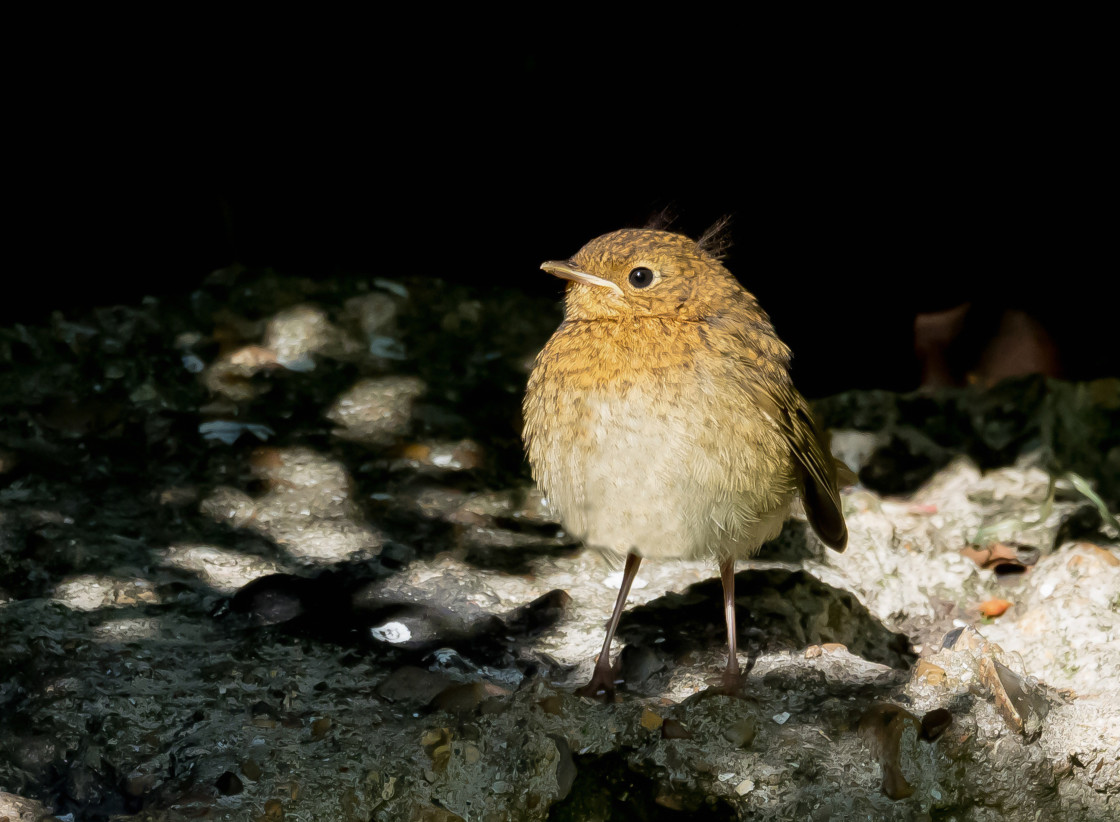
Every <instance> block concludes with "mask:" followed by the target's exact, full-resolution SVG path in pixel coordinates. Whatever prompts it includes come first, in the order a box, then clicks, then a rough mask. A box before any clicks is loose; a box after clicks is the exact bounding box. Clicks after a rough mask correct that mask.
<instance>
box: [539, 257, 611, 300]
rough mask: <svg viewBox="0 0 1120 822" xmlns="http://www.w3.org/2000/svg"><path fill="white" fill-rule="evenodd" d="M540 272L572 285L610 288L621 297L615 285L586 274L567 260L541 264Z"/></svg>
mask: <svg viewBox="0 0 1120 822" xmlns="http://www.w3.org/2000/svg"><path fill="white" fill-rule="evenodd" d="M541 271H547V272H548V273H549V274H554V275H556V276H557V277H560V278H561V279H564V280H571V281H572V282H574V283H583V284H584V285H597V286H601V287H602V288H610V289H612V290H614V291H615V292H617V293H618V294H619V295H620V296H621V295H622V289H621V288H619V287H618V284H617V283H612V282H611V281H610V280H604V279H603V278H602V277H596V276H595V275H594V274H588V273H587V272H586V271H583V270H582V269H580V268H579V267H578V266H576V265H573V264H572V263H570V262H568V261H567V260H550V261H549V262H547V263H541Z"/></svg>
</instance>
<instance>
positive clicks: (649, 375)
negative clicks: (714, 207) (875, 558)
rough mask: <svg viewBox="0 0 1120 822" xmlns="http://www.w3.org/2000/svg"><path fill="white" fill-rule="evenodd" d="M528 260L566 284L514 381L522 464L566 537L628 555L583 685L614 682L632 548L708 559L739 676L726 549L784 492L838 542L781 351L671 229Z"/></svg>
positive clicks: (753, 313) (821, 448) (761, 320)
mask: <svg viewBox="0 0 1120 822" xmlns="http://www.w3.org/2000/svg"><path fill="white" fill-rule="evenodd" d="M541 268H543V269H544V270H546V271H549V272H550V273H553V274H556V275H557V276H560V277H563V278H565V279H568V280H570V281H571V282H569V284H568V287H567V297H566V300H565V312H564V321H563V322H562V323H561V324H560V327H559V328H557V329H556V332H555V333H554V334H553V335H552V337H551V339H549V341H548V343H547V344H546V345H545V347H544V349H543V350H542V351H541V352H540V354H539V355H538V357H537V360H536V364H535V366H534V368H533V373H532V375H531V376H530V378H529V385H528V388H527V390H526V393H525V401H524V417H525V432H524V436H525V444H526V451H527V453H528V457H529V462H530V464H531V466H532V469H533V476H534V477H535V479H536V480H537V482H538V483H539V484H540V486H541V488H542V489H543V490H544V491H545V493H546V494H547V495H548V497H549V499H550V501H551V503H552V505H553V507H554V508H555V509H556V510H557V511H558V512H559V514H560V517H561V519H562V520H563V522H564V524H565V526H566V527H567V529H568V530H569V531H570V532H571V533H572V534H574V535H575V536H577V537H579V538H580V539H581V540H583V541H584V542H585V543H587V544H588V545H591V546H593V547H595V548H598V549H599V550H601V551H603V552H605V553H606V554H607V555H608V556H617V557H622V556H625V557H627V562H626V570H625V573H624V576H623V583H622V586H621V589H620V592H619V598H618V601H617V602H616V605H615V611H614V615H613V616H612V618H611V621H610V623H609V625H608V628H607V636H606V640H605V642H604V645H603V652H602V653H601V654H600V657H599V661H598V663H597V664H596V666H595V673H594V674H593V676H592V679H591V682H589V683H588V685H587V686H586V687H585V688H583V689H581V693H584V694H588V695H594V694H598V693H604V692H605V693H607V694H610V693H612V692H613V690H614V684H613V683H614V679H613V672H612V670H611V668H610V663H609V658H608V654H609V650H610V643H611V638H612V636H613V634H614V630H615V627H616V626H617V624H618V618H619V615H620V613H621V611H622V608H623V606H624V604H625V600H626V596H627V593H628V591H629V587H630V583H631V582H632V581H633V578H634V574H635V573H636V572H637V568H638V565H639V563H640V561H641V558H643V557H657V558H664V557H683V558H697V557H706V556H707V557H711V558H712V559H714V560H715V561H716V562H718V563H719V566H720V574H721V577H722V579H723V585H724V605H725V613H726V615H727V625H728V644H729V646H730V654H729V657H728V667H727V673H726V675H725V680H726V682H725V685H726V686H727V687H729V688H734V687H737V683H738V681H739V665H738V661H737V658H736V638H735V617H734V561H735V559H737V558H745V557H749V556H751V555H753V554H754V553H755V552H757V551H758V549H759V547H760V546H761V545H762V543H764V542H766V541H767V540H769V539H772V538H773V537H775V536H777V534H778V533H779V532H780V531H781V529H782V525H783V523H784V522H785V520H786V518H787V517H788V516H789V511H790V506H791V504H792V502H793V500H794V498H795V497H796V496H801V498H802V500H803V502H804V506H805V511H806V514H807V515H808V518H809V522H810V524H811V525H812V526H813V529H814V530H815V531H816V533H817V534H818V536H820V537H821V539H822V540H823V541H824V542H825V543H826V544H827V545H829V546H830V547H832V548H835V549H837V550H843V549H844V546H845V543H846V541H847V529H846V527H845V524H844V517H843V513H842V511H841V507H840V497H839V493H838V490H837V484H836V468H835V464H834V462H833V460H832V457H831V456H830V455H829V453H828V449H827V447H826V446H825V443H824V440H823V438H822V437H821V435H820V432H819V431H818V430H817V428H816V427H815V426H814V424H813V422H812V418H811V416H810V413H809V407H808V404H807V403H806V402H805V400H804V398H803V397H802V396H801V395H800V394H799V393H798V392H797V391H796V389H794V387H793V384H792V382H791V381H790V377H789V370H788V368H789V359H790V352H789V348H787V347H786V345H785V344H784V343H782V342H781V340H779V339H778V338H777V336H776V335H775V333H774V329H773V327H772V326H771V324H770V319H769V317H767V315H766V313H765V312H764V311H763V310H762V309H761V308H760V307H759V305H758V301H757V300H755V298H754V297H753V296H752V295H751V294H750V293H749V292H747V291H746V290H744V289H743V287H742V286H740V285H739V283H738V281H737V280H736V279H735V278H734V277H733V276H732V275H731V273H730V272H729V271H728V270H727V269H726V268H724V267H723V265H722V264H721V262H720V260H719V259H717V257H715V256H713V255H712V254H710V253H708V252H707V251H706V250H705V248H704V247H703V246H702V245H701V244H698V243H696V242H694V241H692V240H690V239H689V238H688V237H685V236H683V235H680V234H673V233H670V232H667V231H655V230H650V229H630V230H623V231H616V232H613V233H611V234H606V235H604V236H602V237H599V238H597V239H595V240H592V241H591V242H590V243H588V244H587V245H585V246H584V247H583V248H582V249H580V251H579V252H578V253H577V254H576V255H575V256H574V257H572V259H571V260H567V261H563V262H551V263H545V264H544V265H542V266H541ZM636 274H638V275H639V279H637V280H635V279H634V277H635V275H636Z"/></svg>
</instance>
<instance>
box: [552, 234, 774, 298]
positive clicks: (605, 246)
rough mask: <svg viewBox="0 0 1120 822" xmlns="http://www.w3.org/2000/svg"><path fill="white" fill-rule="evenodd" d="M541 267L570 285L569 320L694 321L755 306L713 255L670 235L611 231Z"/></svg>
mask: <svg viewBox="0 0 1120 822" xmlns="http://www.w3.org/2000/svg"><path fill="white" fill-rule="evenodd" d="M541 268H542V269H543V270H544V271H547V272H548V273H549V274H554V275H556V276H557V277H562V278H563V279H565V280H568V281H569V284H568V289H567V297H566V301H565V316H566V317H567V319H569V320H596V319H620V318H624V317H635V316H638V317H661V318H665V319H678V320H697V319H702V318H705V317H710V316H712V315H713V314H715V313H718V312H719V311H720V309H721V307H724V306H727V305H728V304H734V303H741V302H742V301H743V300H744V299H746V300H748V301H749V302H751V303H753V302H754V298H753V297H751V296H750V295H749V294H748V293H747V292H746V291H744V290H743V288H742V286H740V285H739V283H738V281H736V279H735V278H734V277H733V276H732V275H731V273H730V272H729V271H728V270H727V269H726V268H724V267H723V265H722V264H721V263H720V261H719V258H718V257H717V256H715V255H714V254H713V253H711V252H709V251H707V250H705V248H704V246H703V245H702V244H701V243H697V242H696V241H694V240H691V239H689V238H688V237H686V236H684V235H683V234H674V233H672V232H669V231H658V230H653V229H623V230H621V231H614V232H611V233H610V234H604V235H603V236H601V237H597V238H596V239H594V240H592V241H591V242H589V243H588V244H587V245H585V246H584V247H583V248H581V249H580V250H579V251H578V252H577V253H576V254H575V256H573V257H572V258H571V259H570V260H562V261H552V262H547V263H544V264H542V265H541Z"/></svg>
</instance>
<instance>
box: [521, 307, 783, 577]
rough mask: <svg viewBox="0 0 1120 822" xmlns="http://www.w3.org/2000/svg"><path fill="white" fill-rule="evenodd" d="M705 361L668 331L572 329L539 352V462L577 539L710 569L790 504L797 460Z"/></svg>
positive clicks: (691, 336)
mask: <svg viewBox="0 0 1120 822" xmlns="http://www.w3.org/2000/svg"><path fill="white" fill-rule="evenodd" d="M706 353H708V352H707V349H706V348H705V346H704V343H703V340H702V338H701V335H700V334H699V333H698V331H697V329H695V328H689V327H687V326H685V325H683V324H678V323H671V322H655V323H649V322H646V323H644V324H640V325H635V326H633V327H627V326H626V325H624V324H621V323H611V324H605V325H597V324H593V323H577V324H570V325H567V326H562V327H561V328H560V329H559V330H558V331H557V333H556V334H555V335H554V336H553V338H552V339H551V340H550V341H549V343H548V345H547V346H546V347H545V349H544V350H543V351H542V352H541V355H540V357H539V358H538V361H537V365H536V367H535V369H534V372H533V375H532V377H531V378H530V384H529V390H528V391H527V394H526V400H525V421H526V439H527V442H528V453H529V460H530V463H531V465H532V467H533V472H534V476H535V477H536V478H537V480H538V482H540V484H541V486H542V487H543V488H544V490H545V492H546V493H547V494H548V495H549V497H550V499H551V500H552V504H553V505H554V506H555V507H556V508H557V509H558V510H559V512H560V514H561V516H562V518H563V520H564V523H565V525H566V526H567V527H568V529H569V530H571V531H572V532H573V533H574V534H575V535H576V536H578V537H580V538H581V539H584V540H585V541H587V542H588V543H590V544H593V545H596V546H597V547H600V548H603V549H606V550H608V551H612V552H615V553H619V554H622V553H626V552H627V551H630V550H637V551H638V552H639V553H641V554H642V555H644V556H700V555H704V554H706V553H717V552H718V550H717V549H718V546H719V545H721V544H724V543H728V542H731V543H733V542H735V541H736V540H737V539H739V538H741V537H744V536H747V537H749V536H751V535H750V534H747V533H746V532H747V531H750V530H751V528H752V527H753V524H754V523H755V522H756V521H757V520H759V518H760V516H761V515H762V514H764V513H766V512H767V511H770V510H771V509H774V508H780V507H781V505H782V502H783V501H785V502H786V504H787V505H788V496H789V495H788V493H786V492H787V491H788V488H786V486H787V485H788V482H787V479H786V478H785V476H784V473H783V472H785V473H788V466H787V465H786V464H785V463H787V462H788V456H781V455H777V452H776V448H777V445H776V443H775V442H774V441H772V438H771V437H770V436H769V434H768V430H769V426H768V425H767V423H766V421H765V420H764V419H763V418H762V417H761V416H760V415H758V414H752V413H751V409H750V408H744V403H745V402H746V394H744V393H743V392H742V391H741V390H740V388H738V387H736V386H735V385H724V384H722V383H721V380H720V379H719V378H718V377H717V376H715V375H716V374H718V369H713V368H710V367H707V365H709V364H706V363H705V362H704V357H705V355H706ZM760 446H761V447H760ZM768 451H771V452H774V454H773V458H772V459H771V458H768V457H767V452H768ZM752 463H753V465H752ZM752 468H753V471H752V470H751V469H752ZM744 471H746V472H747V473H748V475H749V476H747V477H746V478H744V476H743V472H744ZM759 488H763V489H776V490H777V491H778V493H777V494H770V493H769V490H767V491H766V493H765V494H763V496H767V495H769V496H767V498H766V499H763V498H761V497H760V496H759V494H758V493H756V491H757V490H758V489H759ZM769 497H773V499H770V498H769ZM756 509H757V510H756ZM781 518H782V519H784V513H783V514H782V517H781Z"/></svg>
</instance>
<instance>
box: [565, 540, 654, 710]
mask: <svg viewBox="0 0 1120 822" xmlns="http://www.w3.org/2000/svg"><path fill="white" fill-rule="evenodd" d="M641 563H642V558H641V557H640V556H638V555H637V554H627V555H626V567H625V568H623V569H622V584H621V585H620V586H619V588H618V599H616V600H615V603H614V613H612V614H611V621H610V622H608V623H607V638H606V639H604V640H603V650H602V651H600V652H599V658H598V659H597V660H596V661H595V670H594V671H593V672H592V674H591V681H590V682H588V683H587V684H586V685H584V686H583V687H582V688H579V689H578V690H577V691H576V696H592V697H598V696H600V695H602V696H603V698H604V699H610V698H612V697H613V696H614V668H612V667H611V641H612V640H613V639H614V632H615V631H616V630H617V629H618V621H619V619H621V618H622V609H623V608H625V607H626V597H627V596H629V595H630V585H631V584H632V583H633V582H634V577H635V576H637V573H638V566H639V565H641Z"/></svg>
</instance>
